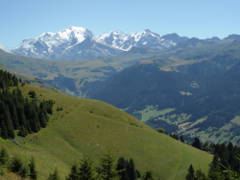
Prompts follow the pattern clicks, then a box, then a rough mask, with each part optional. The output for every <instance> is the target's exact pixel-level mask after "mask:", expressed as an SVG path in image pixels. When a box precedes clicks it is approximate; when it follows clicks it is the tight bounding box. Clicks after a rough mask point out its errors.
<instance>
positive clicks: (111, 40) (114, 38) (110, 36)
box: [94, 31, 129, 51]
mask: <svg viewBox="0 0 240 180" xmlns="http://www.w3.org/2000/svg"><path fill="white" fill-rule="evenodd" d="M94 39H95V40H96V41H97V42H99V43H102V44H105V45H109V46H112V47H114V48H116V49H120V50H124V51H126V50H129V45H127V44H128V43H127V41H128V40H129V35H128V34H126V33H123V32H121V31H112V32H110V33H105V34H101V35H98V36H96V37H95V38H94Z"/></svg>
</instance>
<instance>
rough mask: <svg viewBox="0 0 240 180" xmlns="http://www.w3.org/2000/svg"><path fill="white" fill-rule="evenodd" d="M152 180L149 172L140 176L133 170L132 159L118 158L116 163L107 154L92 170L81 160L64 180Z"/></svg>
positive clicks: (89, 164)
mask: <svg viewBox="0 0 240 180" xmlns="http://www.w3.org/2000/svg"><path fill="white" fill-rule="evenodd" d="M113 179H118V180H136V179H142V180H153V177H152V173H151V172H150V171H147V172H145V173H144V174H143V175H142V176H141V174H140V172H139V171H138V170H137V169H136V168H135V164H134V161H133V159H130V160H126V159H124V158H123V157H120V158H119V159H118V160H117V162H115V161H114V159H113V157H112V156H111V155H109V154H107V155H104V156H103V157H102V158H101V159H100V163H99V165H98V166H97V167H96V168H94V167H93V163H92V162H91V161H90V160H89V159H83V160H82V161H81V163H80V164H79V165H73V166H72V168H71V172H70V174H69V175H68V177H67V178H66V180H113Z"/></svg>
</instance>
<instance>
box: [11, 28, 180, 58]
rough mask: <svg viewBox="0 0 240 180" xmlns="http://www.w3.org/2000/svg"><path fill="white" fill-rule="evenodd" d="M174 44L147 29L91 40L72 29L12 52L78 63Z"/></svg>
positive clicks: (28, 42) (81, 30) (83, 30)
mask: <svg viewBox="0 0 240 180" xmlns="http://www.w3.org/2000/svg"><path fill="white" fill-rule="evenodd" d="M176 44H177V41H176V42H175V41H174V39H168V38H164V36H162V37H161V36H160V35H159V34H157V33H154V32H152V31H150V30H149V29H146V30H144V31H142V32H137V33H131V34H127V33H124V32H121V31H113V32H110V33H105V34H101V35H97V36H94V35H93V33H92V32H91V31H90V30H88V29H86V28H84V27H75V26H72V27H70V28H67V29H65V30H63V31H59V32H46V33H43V34H41V35H39V36H37V37H35V38H30V39H25V40H23V41H22V43H21V44H20V45H19V46H18V47H17V48H15V49H13V50H12V52H13V53H14V54H17V55H23V56H30V57H35V58H43V59H51V60H54V59H63V60H77V59H83V58H96V57H99V56H115V55H120V54H121V53H123V52H124V51H125V52H126V51H129V50H131V49H132V48H133V47H134V48H154V49H165V48H171V47H174V46H176Z"/></svg>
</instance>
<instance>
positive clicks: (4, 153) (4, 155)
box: [0, 148, 9, 166]
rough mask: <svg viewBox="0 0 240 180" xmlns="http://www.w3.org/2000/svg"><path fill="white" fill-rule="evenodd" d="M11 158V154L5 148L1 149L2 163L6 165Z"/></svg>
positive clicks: (0, 159) (0, 163) (0, 158)
mask: <svg viewBox="0 0 240 180" xmlns="http://www.w3.org/2000/svg"><path fill="white" fill-rule="evenodd" d="M8 160H9V155H8V153H7V151H6V149H5V148H2V149H1V151H0V165H1V166H2V165H5V164H6V163H7V162H8Z"/></svg>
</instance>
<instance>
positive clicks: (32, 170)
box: [29, 158, 37, 180]
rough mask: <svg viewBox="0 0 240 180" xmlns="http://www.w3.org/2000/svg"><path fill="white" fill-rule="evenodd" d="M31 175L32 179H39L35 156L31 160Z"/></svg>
mask: <svg viewBox="0 0 240 180" xmlns="http://www.w3.org/2000/svg"><path fill="white" fill-rule="evenodd" d="M29 177H30V179H32V180H36V179H37V171H36V167H35V162H34V159H33V158H32V159H31V161H30V163H29Z"/></svg>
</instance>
